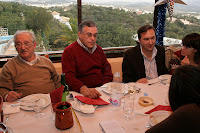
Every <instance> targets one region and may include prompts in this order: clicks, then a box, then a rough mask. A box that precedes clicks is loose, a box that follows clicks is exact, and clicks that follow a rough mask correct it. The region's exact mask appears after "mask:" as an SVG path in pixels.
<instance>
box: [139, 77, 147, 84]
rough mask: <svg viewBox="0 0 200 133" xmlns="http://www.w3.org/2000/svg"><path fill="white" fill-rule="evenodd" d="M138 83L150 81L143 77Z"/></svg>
mask: <svg viewBox="0 0 200 133" xmlns="http://www.w3.org/2000/svg"><path fill="white" fill-rule="evenodd" d="M137 83H143V84H147V83H148V81H147V78H142V79H139V80H138V81H137Z"/></svg>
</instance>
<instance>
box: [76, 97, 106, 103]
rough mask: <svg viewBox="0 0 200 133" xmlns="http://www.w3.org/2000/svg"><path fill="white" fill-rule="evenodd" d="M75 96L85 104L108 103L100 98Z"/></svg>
mask: <svg viewBox="0 0 200 133" xmlns="http://www.w3.org/2000/svg"><path fill="white" fill-rule="evenodd" d="M75 98H77V99H78V100H79V101H81V102H82V103H86V104H92V105H107V104H110V103H108V102H106V101H104V100H103V99H101V98H96V99H92V98H88V97H84V96H75Z"/></svg>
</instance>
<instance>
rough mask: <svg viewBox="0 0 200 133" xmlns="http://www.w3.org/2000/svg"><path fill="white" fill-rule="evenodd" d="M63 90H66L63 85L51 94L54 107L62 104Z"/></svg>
mask: <svg viewBox="0 0 200 133" xmlns="http://www.w3.org/2000/svg"><path fill="white" fill-rule="evenodd" d="M63 89H64V86H63V85H61V86H60V87H59V88H57V89H56V90H54V91H52V92H51V93H50V97H51V103H52V106H54V105H55V104H56V103H58V102H61V100H62V93H63Z"/></svg>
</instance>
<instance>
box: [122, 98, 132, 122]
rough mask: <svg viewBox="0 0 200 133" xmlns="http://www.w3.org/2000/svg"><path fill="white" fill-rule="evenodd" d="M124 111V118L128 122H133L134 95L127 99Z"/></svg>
mask: <svg viewBox="0 0 200 133" xmlns="http://www.w3.org/2000/svg"><path fill="white" fill-rule="evenodd" d="M123 110H124V115H123V118H124V119H126V120H131V119H132V118H133V116H132V113H133V110H134V97H133V95H132V94H129V96H128V97H127V98H126V99H125V101H124V106H123Z"/></svg>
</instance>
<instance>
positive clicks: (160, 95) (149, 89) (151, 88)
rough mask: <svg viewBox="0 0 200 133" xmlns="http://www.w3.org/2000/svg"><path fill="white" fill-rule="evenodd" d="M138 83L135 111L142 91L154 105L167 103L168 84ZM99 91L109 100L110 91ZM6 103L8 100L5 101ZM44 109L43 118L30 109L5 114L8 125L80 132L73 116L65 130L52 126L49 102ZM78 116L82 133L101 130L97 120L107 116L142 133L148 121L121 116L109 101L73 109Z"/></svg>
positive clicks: (23, 131) (21, 132)
mask: <svg viewBox="0 0 200 133" xmlns="http://www.w3.org/2000/svg"><path fill="white" fill-rule="evenodd" d="M136 86H137V87H139V88H141V91H140V92H139V93H135V94H134V96H135V105H134V107H135V109H134V110H135V111H138V110H141V109H143V108H144V107H143V106H141V105H139V104H138V99H139V97H140V96H143V95H144V93H148V96H150V97H152V98H153V100H154V106H157V105H168V104H167V102H166V98H167V95H168V90H169V86H168V85H164V84H161V83H156V84H152V85H147V84H139V83H137V84H136ZM71 93H72V94H73V95H74V97H75V96H76V95H80V94H79V93H76V92H71ZM100 93H101V94H102V96H101V98H102V99H104V100H106V101H108V99H109V98H110V95H109V94H106V93H104V92H103V91H100ZM4 104H8V103H4ZM43 112H44V113H45V115H44V117H42V118H35V117H34V114H35V112H33V111H25V110H20V112H18V113H15V114H10V115H6V116H5V117H7V116H9V119H8V121H7V123H6V125H7V126H9V127H12V128H13V129H14V131H15V133H60V132H63V133H79V132H80V130H79V126H78V124H77V122H76V120H75V118H74V126H73V127H72V128H70V129H67V130H63V131H62V130H59V129H57V128H56V127H55V121H54V120H53V116H54V115H55V114H54V113H53V112H52V107H51V105H50V106H48V107H46V108H45V109H44V110H43ZM75 112H76V114H77V116H78V119H79V121H80V123H81V125H82V127H83V130H84V132H85V133H94V132H95V133H102V129H101V127H100V126H99V122H101V121H107V120H112V119H113V120H116V121H117V122H118V123H119V124H120V125H121V126H122V127H123V128H124V130H125V131H126V132H127V133H133V132H134V133H144V132H145V131H146V130H147V128H146V125H149V122H148V115H146V116H144V115H136V114H134V118H133V119H132V120H125V119H123V117H122V116H123V109H122V106H121V109H120V110H119V111H113V110H111V109H110V105H104V106H98V107H97V109H96V111H95V113H94V114H84V113H81V112H78V111H75Z"/></svg>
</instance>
